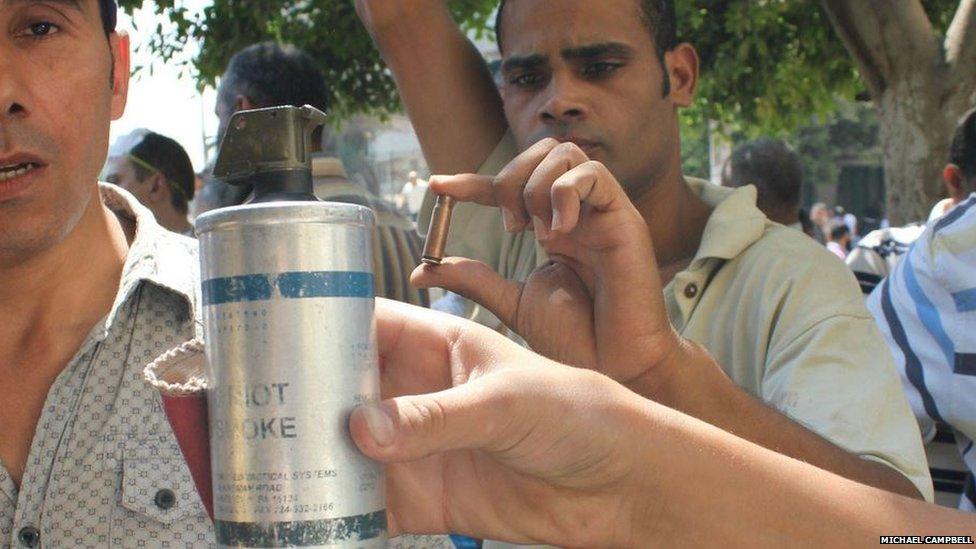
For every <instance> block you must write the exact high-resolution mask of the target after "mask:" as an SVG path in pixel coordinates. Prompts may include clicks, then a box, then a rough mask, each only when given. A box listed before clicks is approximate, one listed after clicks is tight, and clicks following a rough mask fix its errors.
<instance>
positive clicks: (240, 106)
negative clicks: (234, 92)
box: [234, 95, 257, 112]
mask: <svg viewBox="0 0 976 549" xmlns="http://www.w3.org/2000/svg"><path fill="white" fill-rule="evenodd" d="M255 108H257V107H256V106H255V105H254V102H253V101H251V99H250V98H249V97H248V96H246V95H238V96H237V97H236V98H234V112H238V111H249V110H251V109H255Z"/></svg>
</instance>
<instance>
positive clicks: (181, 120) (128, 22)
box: [111, 0, 217, 171]
mask: <svg viewBox="0 0 976 549" xmlns="http://www.w3.org/2000/svg"><path fill="white" fill-rule="evenodd" d="M149 4H150V5H151V3H149ZM209 4H210V0H184V1H183V2H182V5H184V6H186V7H188V8H189V9H191V10H200V9H203V7H204V6H207V5H209ZM133 19H134V20H135V21H134V22H135V25H133ZM166 21H167V19H166V17H165V16H162V17H160V16H157V15H155V14H154V13H153V12H152V9H151V8H150V9H142V10H139V11H137V12H136V13H135V17H134V18H130V17H129V16H127V15H126V14H125V13H122V12H121V11H120V13H119V28H120V29H122V30H125V31H126V32H128V33H129V36H130V38H131V42H132V46H131V47H132V65H133V66H138V65H142V66H143V67H145V68H143V70H142V71H140V72H139V74H138V75H137V76H135V77H133V79H132V80H131V81H130V83H129V102H128V105H127V106H126V110H125V115H124V116H123V117H122V118H121V119H120V120H119V121H117V122H113V123H112V135H111V143H115V140H116V138H118V137H119V136H123V135H126V134H128V133H129V132H131V131H133V130H135V129H139V128H148V129H150V130H152V131H154V132H157V133H161V134H163V135H166V136H168V137H172V138H173V139H175V140H177V141H178V142H179V143H180V144H181V145H183V147H184V148H185V149H186V152H187V153H188V154H189V155H190V159H191V160H192V161H193V167H194V168H195V169H196V170H197V171H200V170H202V169H203V166H204V163H205V159H204V145H203V143H204V136H205V135H206V136H213V135H214V134H215V133H216V131H217V117H216V116H214V114H213V110H214V100H215V97H216V93H215V92H214V90H212V89H207V90H205V91H204V93H203V95H202V96H201V94H200V93H199V92H197V89H196V82H195V81H194V80H193V78H192V76H191V75H190V74H184V75H180V71H179V69H178V68H177V67H175V66H174V64H173V63H169V64H163V63H160V62H158V61H157V62H155V63H153V57H152V55H150V53H149V52H148V51H147V48H146V47H145V46H142V44H144V43H148V42H149V39H150V38H151V34H148V33H150V32H152V31H154V30H155V29H156V25H157V23H163V24H164V26H165V24H166ZM135 29H145V31H146V32H145V33H143V32H140V31H139V30H135ZM140 46H142V47H140ZM196 51H197V46H196V44H190V45H189V46H188V47H187V48H186V50H185V51H184V52H183V54H184V55H185V56H186V57H185V58H186V59H188V60H189V59H191V58H192V57H193V55H194V54H195V53H196ZM150 65H152V67H153V74H152V75H150V74H149V70H148V67H149V66H150ZM184 72H187V73H188V72H189V71H188V70H184Z"/></svg>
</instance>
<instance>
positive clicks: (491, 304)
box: [410, 257, 522, 330]
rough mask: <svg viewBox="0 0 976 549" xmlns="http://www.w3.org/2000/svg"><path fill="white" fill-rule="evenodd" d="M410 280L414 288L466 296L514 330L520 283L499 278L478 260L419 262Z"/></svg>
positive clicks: (450, 258)
mask: <svg viewBox="0 0 976 549" xmlns="http://www.w3.org/2000/svg"><path fill="white" fill-rule="evenodd" d="M410 283H411V284H413V285H414V286H415V287H417V288H444V289H445V290H449V291H451V292H454V293H456V294H459V295H461V296H463V297H466V298H468V299H470V300H472V301H474V302H475V303H477V304H479V305H481V306H482V307H485V308H486V309H488V310H489V311H491V312H492V314H494V315H495V316H496V317H498V319H499V320H501V321H502V322H503V323H504V324H505V325H506V326H508V327H509V328H512V329H513V330H514V329H515V315H516V312H517V311H518V303H519V299H520V298H521V295H522V284H521V283H518V282H514V281H511V280H507V279H505V278H503V277H501V276H500V275H499V274H498V273H496V272H495V271H493V270H492V269H491V267H489V266H488V265H485V264H484V263H482V262H480V261H474V260H472V259H464V258H461V257H448V258H445V259H444V261H443V262H441V264H440V265H426V264H425V265H421V266H419V267H417V268H416V269H414V271H413V274H412V275H410Z"/></svg>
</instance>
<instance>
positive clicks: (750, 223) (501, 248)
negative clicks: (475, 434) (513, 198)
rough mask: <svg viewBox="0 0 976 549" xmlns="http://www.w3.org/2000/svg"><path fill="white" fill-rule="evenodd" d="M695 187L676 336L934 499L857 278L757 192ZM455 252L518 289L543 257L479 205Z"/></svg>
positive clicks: (424, 215) (913, 428) (511, 149)
mask: <svg viewBox="0 0 976 549" xmlns="http://www.w3.org/2000/svg"><path fill="white" fill-rule="evenodd" d="M516 153H517V149H516V148H515V144H514V140H512V139H511V136H506V138H505V139H503V141H502V142H501V143H500V144H499V146H498V148H497V149H496V150H495V151H494V152H493V153H492V155H491V157H489V159H488V160H487V161H486V163H485V165H484V166H482V168H481V170H479V173H483V174H495V173H498V172H499V171H500V170H501V168H502V167H503V166H504V165H505V164H506V163H507V162H508V161H509V160H511V159H512V158H514V156H515V155H516ZM688 184H689V185H690V186H691V188H692V189H694V190H695V192H697V193H698V194H699V196H701V198H702V200H704V201H705V202H706V203H708V204H709V205H710V206H712V207H713V208H714V210H713V212H712V215H711V217H710V218H709V220H708V223H707V225H706V227H705V231H704V234H703V235H702V240H701V245H700V247H699V250H698V253H697V254H696V256H695V258H694V260H693V261H692V262H691V264H690V265H689V267H688V268H687V269H686V270H684V271H682V272H680V273H678V274H677V275H676V276H675V277H674V279H673V280H672V281H671V282H670V283H669V284H668V285H667V286H666V287H665V288H664V295H665V301H666V305H667V311H668V315H669V316H670V319H671V322H672V324H673V325H674V327H675V328H676V329H677V330H678V332H679V333H681V335H682V336H683V337H686V338H688V339H690V340H692V341H695V342H697V343H699V344H701V345H703V346H704V347H705V348H707V349H708V350H709V352H711V354H712V355H713V356H714V357H715V359H716V360H717V361H718V363H719V364H721V365H722V368H723V369H724V370H725V372H726V373H727V374H728V375H729V377H730V378H731V379H732V380H733V381H734V382H735V383H736V384H737V385H738V386H739V387H741V388H742V389H743V390H745V391H747V392H749V393H751V394H753V395H755V396H756V397H758V398H760V399H761V400H762V401H764V402H765V403H766V404H768V405H769V406H771V407H773V408H775V409H777V410H779V411H780V412H782V413H784V414H786V415H788V416H789V417H791V418H792V419H794V420H795V421H797V422H799V423H800V424H802V425H804V426H806V427H807V428H809V429H810V430H812V431H814V432H816V433H818V434H819V435H820V436H822V437H824V438H826V439H828V440H830V441H831V442H833V443H834V444H836V445H838V446H840V447H841V448H844V449H845V450H847V451H849V452H852V453H855V454H857V455H859V456H861V457H862V458H864V459H871V460H875V461H879V462H882V463H885V464H887V465H889V466H891V467H893V468H895V469H896V470H898V471H900V472H901V473H902V474H904V475H905V476H906V477H908V478H909V479H910V480H911V481H912V482H913V483H914V484H915V486H916V487H917V488H918V490H919V491H920V492H921V493H922V495H924V496H925V498H926V500H928V501H932V498H933V490H932V481H931V478H930V476H929V472H928V468H927V464H926V460H925V454H924V452H923V450H922V441H921V436H920V434H919V430H918V426H917V425H916V422H915V420H914V416H913V415H912V412H911V409H910V408H909V406H908V403H907V401H906V399H905V396H904V394H903V393H902V391H901V386H900V382H899V378H898V373H897V371H896V369H895V366H894V363H893V359H892V356H891V353H890V351H889V350H888V348H887V346H886V344H885V341H884V339H883V337H882V335H881V333H880V331H879V330H878V328H877V326H876V325H875V323H874V320H873V318H872V317H871V314H870V313H869V312H868V311H867V309H866V308H865V306H864V298H863V296H862V295H861V292H860V290H859V288H858V284H857V281H856V280H855V279H854V276H853V275H852V274H851V272H850V271H849V270H848V269H847V267H846V266H845V265H844V263H843V262H842V261H840V260H839V259H837V258H836V257H834V256H833V254H831V253H830V252H828V251H826V250H825V249H824V248H823V247H822V246H820V245H819V244H817V243H816V242H815V241H814V240H813V239H811V238H809V237H807V236H806V235H804V234H802V233H800V232H798V231H795V230H791V229H789V228H787V227H784V226H782V225H779V224H776V223H773V222H771V221H769V220H768V219H767V218H766V217H765V215H763V213H762V212H760V211H759V209H758V208H757V207H756V190H755V187H752V186H747V187H741V188H738V189H728V188H723V187H718V186H715V185H711V184H708V183H707V182H705V181H701V180H696V179H688ZM432 198H433V197H431V196H429V195H428V197H427V199H426V200H425V205H424V206H425V207H424V209H423V210H422V211H421V219H422V221H421V226H426V224H427V221H428V220H429V217H430V210H431V206H432V203H433V199H432ZM447 253H448V254H450V255H457V256H463V257H469V258H472V259H477V260H480V261H484V262H485V263H487V264H488V265H490V266H492V267H494V268H495V269H496V270H497V271H498V272H499V273H500V274H502V275H503V276H505V277H507V278H510V279H515V280H525V279H526V278H527V277H528V275H529V274H530V273H531V272H532V270H534V269H535V268H536V267H537V266H538V265H540V264H541V263H542V262H544V261H545V259H546V258H545V253H544V252H543V251H542V248H541V246H539V245H538V243H537V242H536V241H535V240H534V237H533V234H532V233H531V232H524V233H522V234H519V235H509V234H507V233H506V232H505V231H504V228H503V226H502V221H501V216H500V214H499V212H498V210H497V209H496V208H486V207H483V206H478V205H473V204H459V205H458V206H457V207H456V210H455V213H454V218H453V220H452V223H451V233H450V239H449V241H448V246H447ZM468 316H469V318H471V319H473V320H476V321H478V322H481V323H482V324H485V325H487V326H491V327H494V328H496V329H499V330H501V331H506V330H505V328H504V327H502V326H501V325H500V323H499V322H498V320H497V319H496V318H494V317H493V316H492V315H491V314H490V313H488V312H487V311H485V310H483V309H482V308H481V307H478V306H474V305H472V306H471V307H470V308H469V315H468Z"/></svg>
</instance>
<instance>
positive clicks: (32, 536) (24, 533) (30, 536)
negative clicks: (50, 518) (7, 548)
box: [17, 526, 41, 547]
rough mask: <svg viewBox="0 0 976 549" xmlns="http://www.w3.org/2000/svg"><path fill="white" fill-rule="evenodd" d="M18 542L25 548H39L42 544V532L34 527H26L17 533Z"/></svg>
mask: <svg viewBox="0 0 976 549" xmlns="http://www.w3.org/2000/svg"><path fill="white" fill-rule="evenodd" d="M17 540H18V541H20V544H21V545H23V546H24V547H37V546H38V545H40V542H41V531H40V530H38V529H37V528H34V527H33V526H24V527H23V528H21V529H20V532H17Z"/></svg>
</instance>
